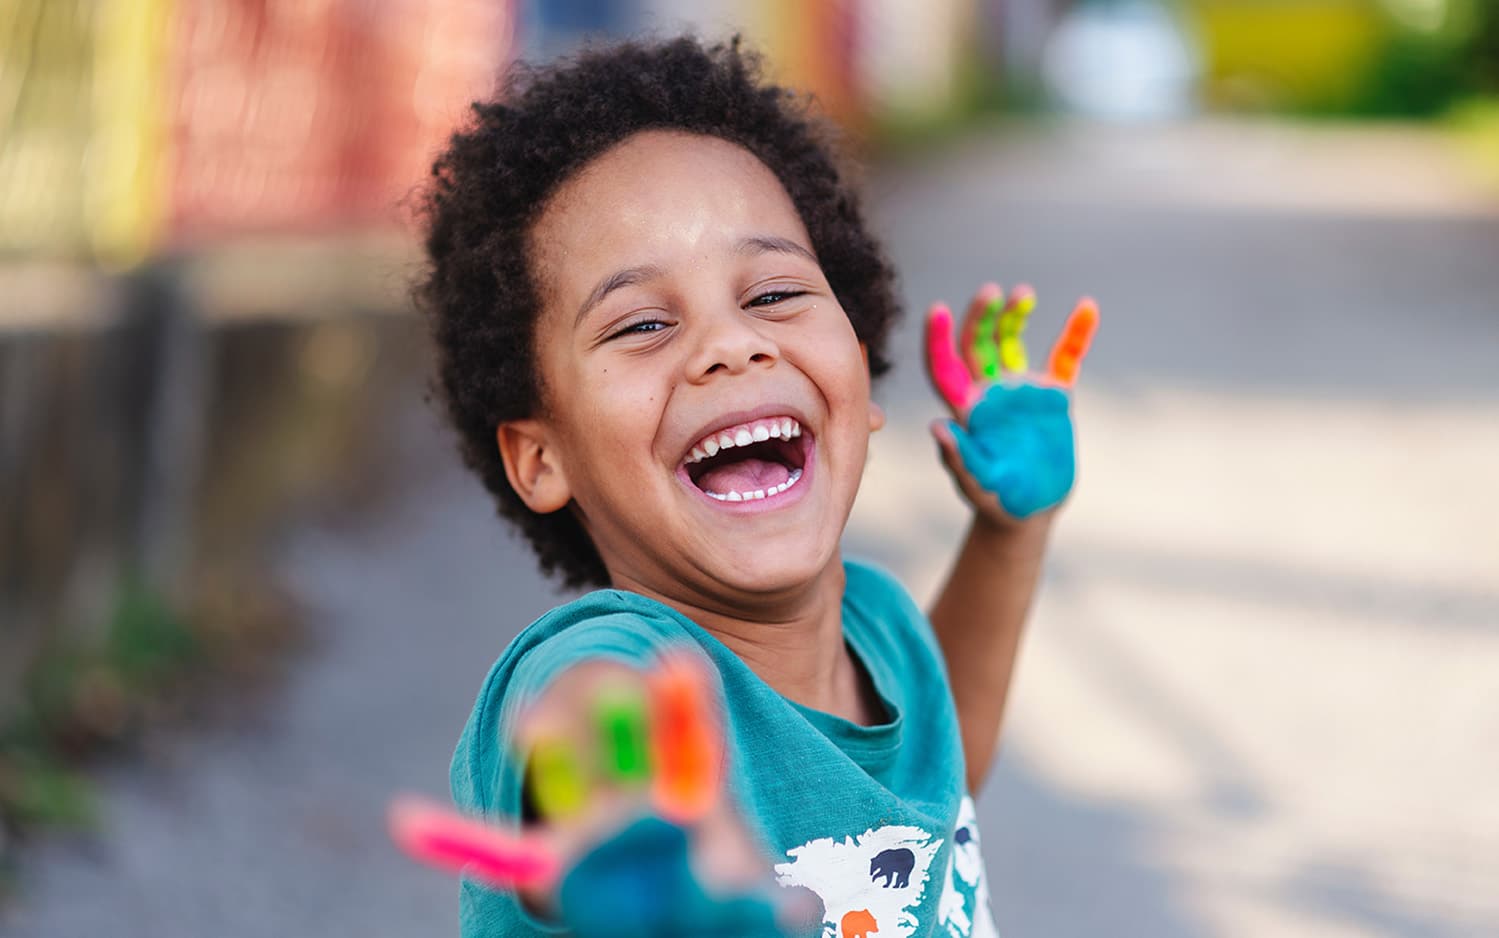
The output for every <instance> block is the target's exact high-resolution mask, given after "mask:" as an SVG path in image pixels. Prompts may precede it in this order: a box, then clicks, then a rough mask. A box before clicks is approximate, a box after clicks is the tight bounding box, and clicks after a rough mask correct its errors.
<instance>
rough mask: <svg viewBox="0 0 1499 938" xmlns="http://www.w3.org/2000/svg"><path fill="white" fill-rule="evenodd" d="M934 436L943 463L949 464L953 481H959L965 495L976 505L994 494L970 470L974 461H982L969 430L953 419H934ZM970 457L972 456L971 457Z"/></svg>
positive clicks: (959, 486)
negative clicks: (985, 488)
mask: <svg viewBox="0 0 1499 938" xmlns="http://www.w3.org/2000/svg"><path fill="white" fill-rule="evenodd" d="M931 431H932V436H933V438H935V439H936V441H937V448H938V451H939V452H940V453H941V455H942V463H943V465H945V466H947V471H948V472H949V473H950V474H951V475H952V478H953V481H954V482H955V483H957V486H958V489H959V490H960V491H961V492H962V493H963V496H964V497H965V498H967V499H968V500H969V502H971V503H972V504H974V505H978V504H980V502H981V501H983V500H985V499H986V497H987V498H992V497H993V496H992V495H990V494H989V493H987V492H985V491H984V486H983V485H982V484H981V483H980V482H979V480H978V478H977V477H976V476H975V475H974V474H973V472H972V471H971V470H969V468H968V467H969V466H970V465H972V464H973V463H974V462H980V461H982V457H981V456H980V455H979V454H978V452H977V444H975V443H974V442H973V437H971V436H969V434H968V431H967V430H964V429H963V427H962V426H961V425H960V424H958V423H957V422H956V421H953V420H933V421H932V423H931ZM970 457H972V458H971V459H970Z"/></svg>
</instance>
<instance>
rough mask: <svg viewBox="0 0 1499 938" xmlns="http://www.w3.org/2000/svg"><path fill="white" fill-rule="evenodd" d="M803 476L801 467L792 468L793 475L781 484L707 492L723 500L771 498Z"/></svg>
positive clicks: (740, 500)
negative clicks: (726, 491)
mask: <svg viewBox="0 0 1499 938" xmlns="http://www.w3.org/2000/svg"><path fill="white" fill-rule="evenodd" d="M801 477H802V471H801V470H800V469H793V470H791V475H790V476H789V477H788V478H787V479H786V481H785V482H782V483H781V484H780V485H772V486H771V487H770V488H768V489H756V490H754V491H753V492H729V493H728V494H726V495H720V494H719V493H717V492H707V494H708V495H711V496H713V497H714V498H716V499H718V500H719V501H721V502H752V501H757V500H759V499H762V498H770V497H771V496H774V495H779V494H781V493H782V492H784V491H786V490H787V489H789V488H791V487H792V486H793V485H795V484H796V483H797V481H798V480H799V479H801ZM705 491H706V490H705Z"/></svg>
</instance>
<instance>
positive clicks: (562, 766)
mask: <svg viewBox="0 0 1499 938" xmlns="http://www.w3.org/2000/svg"><path fill="white" fill-rule="evenodd" d="M526 773H527V775H528V777H529V779H530V789H531V797H532V798H533V799H534V802H535V805H536V810H537V811H539V812H541V816H542V817H544V818H546V819H547V820H549V821H556V820H562V819H565V818H570V817H576V816H577V815H578V814H580V813H581V812H582V810H583V807H584V805H585V804H586V803H587V801H588V782H587V777H586V775H585V773H584V769H583V762H582V760H581V759H580V758H579V757H578V752H577V750H576V749H575V748H574V747H573V745H572V743H570V742H569V741H567V740H566V739H563V738H561V737H556V736H550V737H548V736H544V737H541V738H539V739H537V740H536V741H535V742H534V743H533V744H532V745H531V749H530V752H529V754H528V756H527V759H526Z"/></svg>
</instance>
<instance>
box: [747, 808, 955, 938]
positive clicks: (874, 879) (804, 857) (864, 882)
mask: <svg viewBox="0 0 1499 938" xmlns="http://www.w3.org/2000/svg"><path fill="white" fill-rule="evenodd" d="M940 846H942V841H941V840H933V839H932V836H931V835H930V834H928V833H927V832H926V831H924V830H922V829H921V828H919V827H909V826H890V827H881V828H877V829H871V830H867V831H865V832H864V833H863V834H860V835H859V836H857V837H845V838H843V840H842V841H838V840H834V839H833V838H832V837H821V838H818V839H817V840H812V841H808V842H807V843H805V844H802V845H801V846H800V847H793V848H791V849H790V850H787V851H786V855H787V856H789V857H791V862H790V863H778V864H776V868H775V870H776V879H777V880H778V881H779V882H780V883H781V885H783V886H804V887H806V888H807V889H810V890H812V891H813V892H814V893H816V894H817V897H818V898H819V899H821V900H822V930H823V934H824V935H826V936H828V938H865V936H867V935H869V934H872V933H875V932H878V933H879V936H880V938H905V936H908V935H911V934H912V933H913V932H914V931H915V929H916V926H917V925H918V924H920V923H919V922H917V921H916V916H915V915H914V914H912V912H911V911H910V910H912V909H915V908H916V907H918V906H919V905H921V899H922V897H923V896H925V895H926V885H927V880H928V879H929V878H930V874H929V871H928V868H929V867H930V866H931V865H932V857H934V856H936V854H937V848H938V847H940Z"/></svg>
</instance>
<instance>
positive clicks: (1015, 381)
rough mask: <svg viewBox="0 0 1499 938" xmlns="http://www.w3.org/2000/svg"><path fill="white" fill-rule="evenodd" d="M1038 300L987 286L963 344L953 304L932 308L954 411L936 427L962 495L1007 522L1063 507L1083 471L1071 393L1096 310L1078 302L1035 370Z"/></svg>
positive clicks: (973, 307)
mask: <svg viewBox="0 0 1499 938" xmlns="http://www.w3.org/2000/svg"><path fill="white" fill-rule="evenodd" d="M1035 305H1036V295H1035V293H1034V291H1032V290H1031V289H1030V288H1029V287H1026V286H1020V287H1017V288H1016V289H1015V291H1014V293H1012V294H1011V296H1010V298H1009V302H1005V299H1004V292H1003V291H1002V290H1001V289H1000V287H999V285H998V284H992V283H990V284H985V285H984V286H983V287H981V288H980V289H979V291H978V293H977V294H976V295H975V296H974V298H973V300H972V302H970V303H969V305H968V311H967V314H966V315H965V317H964V321H963V328H962V333H961V338H960V339H959V340H958V341H957V342H955V341H954V335H953V331H954V327H953V316H952V311H951V310H949V309H948V308H947V306H946V305H944V304H942V303H937V304H934V305H933V306H932V307H931V309H930V310H928V312H927V323H926V346H927V370H928V373H929V375H930V376H931V379H932V383H933V385H935V386H936V388H937V391H938V393H939V394H941V395H942V399H943V400H944V401H946V402H947V405H948V407H950V408H951V410H952V414H953V417H954V418H955V419H954V420H952V421H940V422H938V423H937V424H934V426H933V433H934V435H935V436H936V437H937V442H938V444H939V445H940V446H941V448H942V456H943V461H944V462H945V463H946V464H947V468H948V471H949V472H951V473H952V476H953V479H954V480H955V481H956V482H957V484H958V487H959V488H960V489H961V490H962V492H963V494H964V496H965V497H966V498H967V499H968V501H969V502H970V503H972V504H973V506H974V509H975V510H976V511H978V512H979V514H980V516H981V517H983V518H984V519H986V520H988V521H990V522H992V523H995V524H999V525H1001V526H1005V525H1012V524H1014V523H1016V522H1017V521H1019V520H1023V519H1026V518H1030V517H1032V516H1034V515H1037V514H1039V513H1041V512H1044V511H1047V510H1049V509H1052V508H1055V507H1056V506H1057V505H1060V504H1061V503H1062V500H1063V499H1065V498H1066V497H1067V493H1068V492H1070V491H1071V490H1072V482H1073V478H1074V476H1075V473H1076V456H1075V453H1074V450H1073V433H1072V418H1071V415H1070V406H1071V391H1072V385H1073V383H1074V382H1075V381H1076V380H1077V372H1078V368H1079V367H1080V366H1081V364H1082V360H1083V358H1084V356H1086V355H1087V353H1088V346H1089V344H1090V343H1091V342H1092V339H1093V332H1094V330H1095V329H1097V327H1098V307H1097V305H1096V304H1094V302H1093V301H1092V300H1091V299H1084V300H1082V301H1081V302H1079V303H1078V305H1077V307H1076V308H1075V309H1074V310H1073V311H1072V315H1071V316H1069V317H1068V319H1067V324H1066V325H1065V326H1064V327H1063V328H1062V334H1061V337H1060V338H1059V339H1058V340H1057V343H1056V345H1055V346H1054V347H1053V349H1052V353H1051V358H1050V361H1049V362H1048V366H1047V370H1046V371H1045V372H1044V373H1041V374H1036V373H1033V372H1031V371H1030V364H1029V361H1028V359H1027V356H1026V352H1025V344H1024V341H1023V334H1024V331H1025V324H1026V321H1027V319H1029V317H1030V314H1031V311H1032V310H1033V309H1035Z"/></svg>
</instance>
